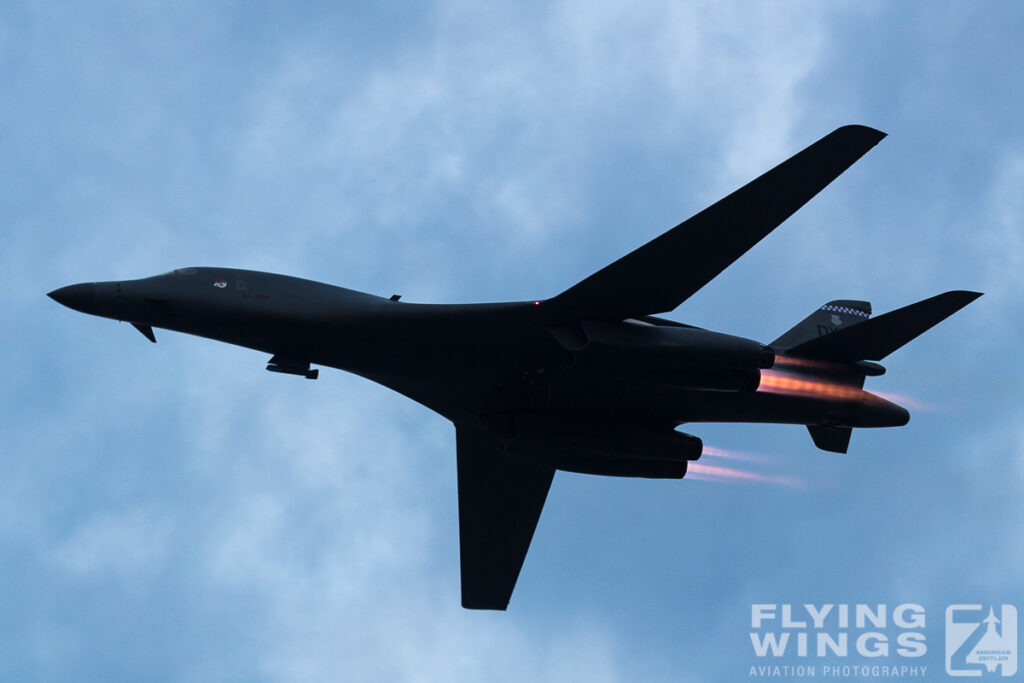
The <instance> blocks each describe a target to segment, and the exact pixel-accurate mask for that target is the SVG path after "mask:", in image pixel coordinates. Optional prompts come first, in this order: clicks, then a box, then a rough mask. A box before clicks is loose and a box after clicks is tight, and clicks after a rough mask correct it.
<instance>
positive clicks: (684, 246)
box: [545, 125, 885, 323]
mask: <svg viewBox="0 0 1024 683" xmlns="http://www.w3.org/2000/svg"><path fill="white" fill-rule="evenodd" d="M884 137H885V133H882V132H881V131H878V130H875V129H873V128H868V127H867V126H856V125H854V126H843V127H842V128H838V129H836V130H835V131H833V132H832V133H829V134H828V135H826V136H825V137H823V138H821V139H820V140H818V141H817V142H815V143H814V144H812V145H810V146H809V147H807V148H806V149H804V150H803V151H801V152H799V153H797V154H796V155H795V156H793V157H790V158H789V159H788V160H786V161H784V162H782V163H781V164H779V165H778V166H776V167H775V168H773V169H772V170H770V171H768V172H767V173H765V174H764V175H762V176H760V177H759V178H757V179H755V180H753V181H751V182H750V183H747V184H746V185H744V186H743V187H741V188H740V189H738V190H736V191H735V192H733V193H732V194H730V195H729V196H727V197H725V198H724V199H721V200H719V201H718V202H716V203H715V204H712V205H711V206H709V207H708V208H706V209H704V210H703V211H701V212H700V213H698V214H697V215H695V216H693V217H692V218H689V219H688V220H686V221H684V222H683V223H680V224H679V225H677V226H676V227H674V228H672V229H671V230H669V231H668V232H665V233H664V234H662V235H661V236H659V237H656V238H654V239H653V240H651V241H650V242H648V243H647V244H645V245H643V246H642V247H640V248H638V249H636V250H635V251H633V252H631V253H629V254H627V255H626V256H623V257H622V258H620V259H619V260H617V261H615V262H614V263H612V264H610V265H608V266H606V267H605V268H603V269H602V270H599V271H598V272H596V273H594V274H593V275H591V276H590V277H588V278H586V279H584V280H582V281H581V282H579V283H578V284H576V285H574V286H572V287H570V288H569V289H567V290H565V291H564V292H562V293H561V294H559V295H558V296H555V297H554V298H552V299H549V300H548V301H546V302H545V306H546V307H547V308H548V309H549V311H550V317H551V320H552V322H553V323H557V322H561V321H567V320H579V319H584V318H603V319H614V320H622V319H624V318H629V317H634V318H635V317H638V316H644V315H651V314H655V313H663V312H666V311H671V310H672V309H674V308H675V307H676V306H678V305H679V304H681V303H682V302H683V301H685V300H686V299H688V298H689V297H690V296H692V295H693V294H694V293H695V292H697V291H698V290H699V289H700V288H701V287H703V286H704V285H706V284H707V283H708V282H710V281H711V280H712V279H714V278H715V276H717V275H718V274H719V273H721V272H722V271H723V270H725V269H726V268H727V267H728V266H729V265H731V264H732V263H733V262H734V261H735V260H736V259H738V258H739V257H740V256H742V255H743V254H745V253H746V252H747V250H749V249H750V248H751V247H753V246H754V245H755V244H757V243H758V242H759V241H761V239H763V238H764V237H765V236H766V235H767V234H768V233H770V232H771V231H772V230H774V229H775V228H776V227H778V226H779V225H780V224H781V223H782V222H783V221H785V220H786V219H787V218H789V217H790V216H791V215H793V214H794V213H795V212H796V211H797V209H799V208H800V207H801V206H803V205H804V204H806V203H807V202H808V201H810V199H811V198H812V197H814V196H815V195H816V194H818V193H819V192H820V191H821V190H822V189H824V188H825V186H827V185H828V184H829V183H831V182H832V181H833V180H835V179H836V178H837V177H839V175H840V174H842V173H843V172H844V171H845V170H846V169H848V168H849V167H850V166H852V165H853V163H854V162H856V161H857V160H858V159H860V158H861V157H862V156H863V155H864V154H866V153H867V152H868V150H870V149H871V148H872V147H874V146H875V145H876V144H878V143H879V142H880V141H881V140H882V138H884Z"/></svg>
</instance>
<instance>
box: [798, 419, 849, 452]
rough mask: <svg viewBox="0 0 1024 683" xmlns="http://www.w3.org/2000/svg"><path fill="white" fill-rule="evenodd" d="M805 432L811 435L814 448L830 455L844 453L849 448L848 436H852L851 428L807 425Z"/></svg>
mask: <svg viewBox="0 0 1024 683" xmlns="http://www.w3.org/2000/svg"><path fill="white" fill-rule="evenodd" d="M807 431H809V432H810V433H811V438H812V439H814V445H815V446H817V447H818V448H820V449H821V450H823V451H829V452H830V453H845V452H846V449H847V448H849V447H850V435H851V434H853V429H852V428H851V427H822V426H820V425H807Z"/></svg>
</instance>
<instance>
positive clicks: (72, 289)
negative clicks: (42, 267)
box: [46, 282, 96, 314]
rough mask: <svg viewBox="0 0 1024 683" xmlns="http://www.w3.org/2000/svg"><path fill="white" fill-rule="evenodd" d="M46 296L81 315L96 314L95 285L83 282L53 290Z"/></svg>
mask: <svg viewBox="0 0 1024 683" xmlns="http://www.w3.org/2000/svg"><path fill="white" fill-rule="evenodd" d="M46 296H48V297H50V298H51V299H53V300H54V301H56V302H57V303H59V304H64V305H65V306H67V307H68V308H72V309H74V310H76V311H81V312H82V313H93V314H95V313H96V285H95V284H94V283H92V282H85V283H82V284H80V285H68V286H67V287H61V288H60V289H55V290H53V291H52V292H50V293H49V294H47V295H46Z"/></svg>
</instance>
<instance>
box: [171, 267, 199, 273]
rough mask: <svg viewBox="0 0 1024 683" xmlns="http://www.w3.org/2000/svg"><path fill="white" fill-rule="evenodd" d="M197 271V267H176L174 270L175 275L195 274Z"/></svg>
mask: <svg viewBox="0 0 1024 683" xmlns="http://www.w3.org/2000/svg"><path fill="white" fill-rule="evenodd" d="M198 272H199V269H198V268H178V269H177V270H175V271H174V274H175V275H195V274H196V273H198Z"/></svg>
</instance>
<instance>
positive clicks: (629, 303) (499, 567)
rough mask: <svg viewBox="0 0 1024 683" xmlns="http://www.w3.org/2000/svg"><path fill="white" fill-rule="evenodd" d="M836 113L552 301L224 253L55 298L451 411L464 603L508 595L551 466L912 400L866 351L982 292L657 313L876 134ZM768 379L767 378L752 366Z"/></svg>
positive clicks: (627, 465) (885, 349)
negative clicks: (378, 282) (360, 288)
mask: <svg viewBox="0 0 1024 683" xmlns="http://www.w3.org/2000/svg"><path fill="white" fill-rule="evenodd" d="M883 137H885V134H884V133H881V132H879V131H877V130H874V129H871V128H867V127H864V126H844V127H842V128H839V129H837V130H835V131H834V132H832V133H830V134H829V135H826V136H825V137H823V138H822V139H820V140H818V141H817V142H815V143H814V144H812V145H810V146H809V147H807V148H806V149H804V150H803V151H801V152H799V153H798V154H796V155H795V156H793V157H791V158H790V159H788V160H787V161H784V162H783V163H781V164H780V165H778V166H776V167H775V168H774V169H772V170H770V171H768V172H767V173H765V174H764V175H762V176H760V177H759V178H757V179H756V180H753V181H752V182H750V183H748V184H747V185H745V186H743V187H742V188H740V189H739V190H736V191H735V192H733V193H732V194H730V195H729V196H727V197H725V198H724V199H722V200H720V201H718V202H717V203H715V204H713V205H712V206H710V207H708V208H707V209H704V210H703V211H701V212H700V213H698V214H697V215H695V216H693V217H692V218H690V219H688V220H686V221H684V222H683V223H681V224H679V225H678V226H676V227H674V228H672V229H671V230H669V231H667V232H665V233H664V234H662V235H661V236H659V237H657V238H655V239H653V240H651V241H650V242H648V243H647V244H645V245H643V246H641V247H640V248H638V249H636V250H635V251H633V252H632V253H630V254H628V255H626V256H624V257H622V258H620V259H619V260H617V261H615V262H614V263H612V264H611V265H609V266H607V267H605V268H603V269H602V270H599V271H598V272H596V273H594V274H593V275H591V276H590V277H587V278H586V279H584V280H583V281H581V282H579V283H577V284H576V285H574V286H572V287H570V288H569V289H567V290H565V291H564V292H562V293H561V294H558V295H557V296H554V297H552V298H549V299H541V300H537V301H523V302H513V303H494V304H463V305H440V304H415V303H405V302H401V301H399V297H398V296H392V297H391V298H384V297H378V296H374V295H371V294H365V293H362V292H357V291H354V290H350V289H344V288H341V287H335V286H331V285H327V284H322V283H319V282H313V281H310V280H303V279H300V278H295V277H288V276H284V275H274V274H270V273H261V272H254V271H248V270H238V269H235V268H182V269H179V270H175V271H172V272H170V273H166V274H163V275H157V276H154V277H148V278H143V279H140V280H128V281H122V282H95V283H84V284H77V285H70V286H68V287H63V288H61V289H58V290H55V291H53V292H50V294H49V296H50V297H52V298H53V299H55V300H56V301H58V302H60V303H61V304H64V305H65V306H68V307H69V308H72V309H75V310H77V311H81V312H83V313H89V314H92V315H98V316H104V317H108V318H114V319H117V320H122V321H127V322H130V323H131V324H132V325H134V326H135V327H136V328H137V329H138V330H139V331H140V332H141V333H142V334H144V335H145V336H146V337H147V338H148V339H149V340H150V341H153V342H155V341H156V337H155V335H154V333H153V328H154V327H159V328H164V329H168V330H175V331H178V332H185V333H187V334H194V335H198V336H201V337H208V338H210V339H216V340H218V341H223V342H228V343H230V344H237V345H239V346H245V347H248V348H252V349H257V350H260V351H263V352H266V353H268V354H271V356H272V357H271V358H270V361H269V363H268V365H267V370H271V371H274V372H280V373H287V374H295V375H300V376H304V377H307V378H310V379H316V377H317V375H318V370H316V369H310V365H311V364H316V365H323V366H328V367H333V368H338V369H341V370H346V371H348V372H352V373H355V374H357V375H360V376H362V377H365V378H367V379H370V380H372V381H374V382H378V383H380V384H382V385H384V386H386V387H389V388H391V389H393V390H395V391H398V392H400V393H402V394H404V395H405V396H407V397H409V398H411V399H413V400H415V401H417V402H419V403H421V404H423V405H424V406H426V407H428V408H430V409H432V410H434V411H436V412H437V413H439V414H441V415H443V416H444V417H446V418H448V419H449V420H451V421H452V422H453V423H454V424H455V429H456V443H457V449H456V450H457V464H458V489H459V531H460V557H461V571H462V604H463V606H464V607H467V608H472V609H505V608H506V607H507V605H508V602H509V598H510V596H511V594H512V590H513V588H514V586H515V583H516V580H517V578H518V576H519V571H520V568H521V567H522V564H523V560H524V559H525V557H526V552H527V549H528V547H529V545H530V540H531V538H532V537H533V532H534V529H535V528H536V525H537V520H538V518H539V517H540V513H541V509H542V508H543V506H544V501H545V498H546V497H547V493H548V489H549V487H550V485H551V480H552V477H553V476H554V473H555V470H567V471H571V472H582V473H589V474H601V475H614V476H622V477H654V478H680V477H682V476H683V475H684V474H685V473H686V467H687V462H688V461H691V460H696V459H697V458H699V457H700V455H701V452H702V450H703V444H702V442H701V440H700V439H699V438H698V437H696V436H691V435H688V434H684V433H682V432H678V431H676V427H677V426H679V425H681V424H683V423H687V422H766V423H784V424H801V425H807V428H808V429H809V431H810V434H811V437H812V438H813V440H814V443H815V444H816V445H817V446H818V447H819V448H822V449H824V450H828V451H835V452H843V453H845V452H846V449H847V445H848V444H849V440H850V434H851V431H852V429H853V428H854V427H889V426H899V425H903V424H906V423H907V421H908V419H909V413H908V412H907V411H906V410H905V409H904V408H902V407H900V406H898V405H895V404H894V403H891V402H889V401H887V400H885V399H882V398H881V397H878V396H875V395H874V394H871V393H868V392H866V391H864V390H863V388H862V387H863V385H864V379H865V377H866V376H874V375H880V374H882V373H883V372H884V371H885V369H884V368H883V367H882V366H881V365H879V364H878V363H877V362H875V361H879V360H882V359H883V358H885V357H886V356H887V355H888V354H889V353H891V352H892V351H895V350H896V349H898V348H899V347H901V346H902V345H904V344H905V343H907V342H909V341H910V340H911V339H913V338H914V337H916V336H917V335H919V334H921V333H922V332H924V331H925V330H927V329H928V328H930V327H932V326H933V325H935V324H936V323H938V322H940V321H941V320H943V319H945V318H946V317H948V316H950V315H952V314H953V313H955V312H956V311H958V310H959V309H960V308H962V307H963V306H966V305H967V304H968V303H970V302H971V301H973V300H974V299H975V298H977V297H978V296H980V294H978V293H975V292H966V291H952V292H947V293H945V294H940V295H938V296H935V297H932V298H930V299H926V300H924V301H921V302H918V303H916V304H912V305H910V306H907V307H904V308H901V309H898V310H895V311H892V312H889V313H886V314H884V315H881V316H878V317H876V318H870V315H871V306H870V304H868V303H867V302H864V301H853V300H836V301H831V302H829V303H827V304H825V305H823V306H822V307H821V308H820V309H818V310H816V311H814V312H813V313H812V314H811V315H810V316H809V317H807V318H806V319H805V320H803V321H802V322H800V323H799V324H798V325H796V326H795V327H793V328H792V329H791V330H789V331H788V332H786V333H785V334H783V335H782V336H781V337H779V338H778V339H776V340H775V341H773V342H771V343H770V344H761V343H759V342H756V341H752V340H749V339H743V338H740V337H735V336H731V335H727V334H721V333H718V332H712V331H709V330H704V329H701V328H698V327H694V326H691V325H685V324H682V323H678V322H674V321H671V320H666V319H664V318H658V317H654V315H655V314H658V313H664V312H666V311H671V310H673V309H674V308H676V307H677V306H678V305H679V304H681V303H682V302H684V301H686V299H687V298H689V297H690V296H691V295H693V294H694V293H695V292H697V291H698V290H699V289H700V288H701V287H703V286H704V285H705V284H707V283H708V282H709V281H711V280H712V279H713V278H714V277H715V276H716V275H718V274H719V273H720V272H722V271H723V270H724V269H725V268H726V267H728V266H729V264H731V263H733V262H734V261H735V260H736V259H737V258H739V257H740V256H741V255H743V254H744V253H745V252H746V251H747V250H748V249H750V248H751V247H752V246H753V245H755V244H756V243H757V242H759V241H760V240H761V239H762V238H763V237H765V236H766V235H767V234H768V233H769V232H771V231H772V230H773V229H775V228H776V227H777V226H778V225H779V224H781V223H782V222H783V221H784V220H785V219H786V218H788V217H789V216H790V215H792V214H793V213H794V212H795V211H796V210H797V209H799V208H800V207H801V206H803V205H804V204H805V203H806V202H807V201H809V200H810V199H811V198H812V197H813V196H814V195H816V194H817V193H818V192H819V191H821V190H822V189H823V188H824V187H825V186H826V185H828V184H829V183H830V182H832V180H834V179H835V178H837V177H838V176H839V175H840V174H841V173H842V172H843V171H845V170H846V169H847V168H849V167H850V166H851V165H852V164H853V163H854V162H855V161H857V160H858V159H859V158H860V157H861V156H863V155H864V154H865V153H866V152H867V151H868V150H869V149H871V148H872V147H874V146H875V145H876V144H877V143H878V142H879V141H880V140H881V139H882V138H883ZM769 380H770V381H769Z"/></svg>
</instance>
